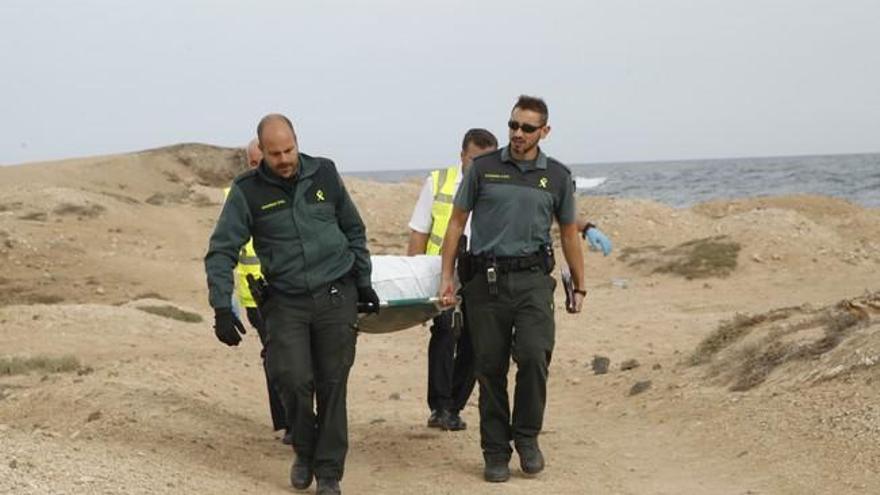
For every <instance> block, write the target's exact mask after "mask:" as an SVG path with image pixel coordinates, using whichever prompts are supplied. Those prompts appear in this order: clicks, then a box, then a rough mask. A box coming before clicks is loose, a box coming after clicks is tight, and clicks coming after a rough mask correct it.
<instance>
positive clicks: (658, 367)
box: [651, 363, 663, 371]
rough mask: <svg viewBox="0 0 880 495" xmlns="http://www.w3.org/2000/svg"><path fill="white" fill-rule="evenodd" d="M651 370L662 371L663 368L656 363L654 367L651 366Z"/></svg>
mask: <svg viewBox="0 0 880 495" xmlns="http://www.w3.org/2000/svg"><path fill="white" fill-rule="evenodd" d="M651 369H652V370H654V371H656V370H659V369H663V366H662V365H661V364H660V363H656V364H654V366H651Z"/></svg>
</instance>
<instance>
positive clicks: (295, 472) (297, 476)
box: [290, 456, 315, 490]
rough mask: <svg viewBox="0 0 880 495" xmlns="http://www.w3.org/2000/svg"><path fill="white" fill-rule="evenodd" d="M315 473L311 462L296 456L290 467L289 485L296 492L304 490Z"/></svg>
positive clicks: (310, 482)
mask: <svg viewBox="0 0 880 495" xmlns="http://www.w3.org/2000/svg"><path fill="white" fill-rule="evenodd" d="M314 477H315V471H314V470H313V469H312V460H311V459H307V458H305V457H301V456H296V460H294V461H293V465H292V466H290V484H291V485H293V487H294V488H296V489H297V490H305V489H306V488H308V487H309V486H310V485H311V484H312V478H314Z"/></svg>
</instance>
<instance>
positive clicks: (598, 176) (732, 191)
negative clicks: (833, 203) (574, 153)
mask: <svg viewBox="0 0 880 495" xmlns="http://www.w3.org/2000/svg"><path fill="white" fill-rule="evenodd" d="M568 166H569V168H570V169H571V171H572V175H573V176H574V177H575V181H576V183H577V186H578V193H579V194H582V195H587V196H609V197H619V198H645V199H653V200H655V201H659V202H661V203H665V204H668V205H671V206H675V207H688V206H691V205H694V204H697V203H703V202H706V201H712V200H723V199H736V198H743V197H755V196H783V195H792V194H818V195H825V196H832V197H837V198H842V199H845V200H848V201H851V202H853V203H856V204H859V205H861V206H867V207H872V208H876V207H880V153H858V154H845V155H805V156H783V157H753V158H710V159H689V160H664V161H644V162H599V163H582V164H568ZM430 170H431V169H422V170H377V171H368V172H344V174H345V175H349V176H352V177H359V178H364V179H371V180H376V181H380V182H401V181H408V180H421V179H423V178H424V177H426V176H427V174H428V173H429V172H430Z"/></svg>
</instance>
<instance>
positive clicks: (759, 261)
mask: <svg viewBox="0 0 880 495" xmlns="http://www.w3.org/2000/svg"><path fill="white" fill-rule="evenodd" d="M752 261H754V262H755V263H763V262H764V260H763V259H761V257H760V256H758V255H757V254H753V255H752Z"/></svg>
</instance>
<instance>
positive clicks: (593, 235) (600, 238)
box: [583, 225, 611, 256]
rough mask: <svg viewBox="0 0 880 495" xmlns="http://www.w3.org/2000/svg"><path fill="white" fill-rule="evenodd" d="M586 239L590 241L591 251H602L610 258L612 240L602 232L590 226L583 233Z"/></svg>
mask: <svg viewBox="0 0 880 495" xmlns="http://www.w3.org/2000/svg"><path fill="white" fill-rule="evenodd" d="M583 236H584V239H586V240H587V241H589V243H590V249H591V250H593V251H602V254H603V255H605V256H608V255H609V254H611V239H609V238H608V236H606V235H605V234H604V233H603V232H602V231H601V230H599V229H597V228H596V227H594V226H592V225H588V226H587V228H585V229H584V232H583Z"/></svg>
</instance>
